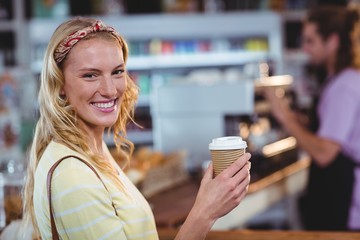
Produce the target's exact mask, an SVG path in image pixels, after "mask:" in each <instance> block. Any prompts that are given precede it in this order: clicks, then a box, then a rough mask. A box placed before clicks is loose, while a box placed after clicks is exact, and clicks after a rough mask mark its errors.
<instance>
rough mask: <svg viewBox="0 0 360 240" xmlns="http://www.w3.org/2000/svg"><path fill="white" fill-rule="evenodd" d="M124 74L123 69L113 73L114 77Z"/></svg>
mask: <svg viewBox="0 0 360 240" xmlns="http://www.w3.org/2000/svg"><path fill="white" fill-rule="evenodd" d="M123 72H124V69H118V70H115V71H114V72H113V74H114V75H120V74H122V73H123Z"/></svg>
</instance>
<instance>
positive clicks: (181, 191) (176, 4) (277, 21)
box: [0, 0, 360, 230]
mask: <svg viewBox="0 0 360 240" xmlns="http://www.w3.org/2000/svg"><path fill="white" fill-rule="evenodd" d="M321 4H336V5H339V6H340V5H344V6H345V5H348V4H360V3H359V1H356V0H352V1H350V0H349V1H346V0H332V1H330V0H328V1H325V0H76V1H75V0H74V1H71V0H0V100H1V101H0V172H1V174H0V187H1V191H0V199H1V200H0V202H1V203H0V228H3V227H4V226H6V225H7V224H9V223H10V222H11V221H12V220H15V219H18V218H21V210H20V207H19V206H20V204H21V198H20V195H19V191H20V189H21V186H22V184H23V177H24V174H25V173H24V169H25V168H26V162H27V158H26V156H27V151H28V148H29V145H30V144H31V141H32V134H33V129H34V125H35V123H36V120H37V117H38V114H39V113H38V106H37V90H38V87H39V75H40V72H41V68H42V58H43V56H44V52H45V49H46V47H47V44H48V40H49V39H50V36H51V34H52V33H53V31H54V30H55V28H56V27H57V26H58V24H59V23H61V22H62V21H64V20H65V19H67V18H69V17H71V16H95V17H97V18H99V19H102V20H103V21H104V22H105V23H106V24H108V25H111V26H113V27H115V28H116V29H117V31H118V32H119V33H120V34H122V35H123V36H124V37H125V39H126V40H127V42H128V44H129V48H130V57H129V60H128V64H127V69H128V71H129V73H130V75H131V77H132V79H133V80H134V81H135V82H136V83H137V84H138V86H139V88H140V96H139V100H138V103H137V108H136V113H135V121H136V122H137V123H138V124H139V125H140V126H141V127H139V126H137V125H135V124H130V125H129V126H128V138H129V139H130V140H131V141H133V142H134V144H135V145H136V152H135V154H134V156H133V161H132V164H131V165H130V167H128V168H127V169H126V172H127V174H128V176H129V177H130V178H131V180H132V181H133V182H134V183H135V184H136V185H137V186H138V187H139V189H140V190H141V191H142V192H143V194H144V195H145V196H146V197H147V198H148V200H149V202H150V203H151V205H152V207H153V210H154V213H155V218H156V222H157V224H158V226H159V227H169V228H176V227H177V226H179V225H180V224H181V223H182V221H183V220H184V217H185V216H186V215H187V213H188V211H189V208H190V207H191V204H192V202H193V201H194V197H195V195H196V191H197V187H198V184H199V179H200V178H201V176H202V172H203V169H204V167H205V166H206V165H207V163H208V162H209V159H210V154H209V151H208V144H209V143H210V141H211V139H212V138H216V137H221V136H226V135H235V136H241V137H242V138H243V139H245V140H246V141H247V142H248V149H247V151H249V152H251V153H252V156H253V157H252V162H253V164H252V180H251V181H252V183H251V186H250V189H249V194H248V196H247V197H246V199H245V200H244V202H243V204H242V205H241V208H239V209H235V210H234V211H233V212H232V213H231V214H229V215H228V216H226V217H224V218H222V219H220V220H219V221H218V222H217V223H216V224H215V225H214V229H220V230H228V229H244V228H247V229H301V228H302V226H301V224H300V222H299V219H298V217H297V215H298V213H297V206H296V203H297V198H298V197H299V196H300V195H301V193H302V191H303V189H304V186H305V184H306V182H305V181H306V174H307V169H308V166H309V159H308V158H307V156H306V154H305V153H303V152H302V151H301V150H300V149H298V148H297V144H296V140H295V139H294V138H292V137H291V136H288V135H287V133H286V132H285V131H283V129H281V127H279V125H278V124H277V123H276V121H275V120H274V119H273V118H272V117H271V115H270V111H269V108H268V105H267V103H266V101H265V100H264V98H263V97H262V96H261V94H259V92H260V91H261V89H262V88H264V87H268V86H278V87H279V91H280V92H279V94H282V95H284V96H285V97H287V98H288V99H289V101H290V102H291V106H292V108H294V109H296V110H298V111H306V110H307V108H308V107H309V104H310V102H311V99H312V90H313V88H312V83H313V81H312V78H313V77H314V76H313V75H312V72H311V69H310V68H309V67H308V65H307V61H306V60H307V59H306V56H305V55H304V53H303V52H302V51H301V28H302V20H303V18H304V17H305V13H306V10H308V9H310V8H312V7H314V6H317V5H321ZM264 80H265V81H264ZM112 139H113V136H111V134H110V135H106V136H104V140H105V142H106V143H107V144H108V146H109V148H110V149H111V150H113V148H114V144H113V141H112ZM113 154H114V157H117V156H116V153H115V151H113ZM175 199H176V201H175V202H176V204H178V206H177V207H178V208H179V210H174V209H175V208H176V206H175V207H174V200H175Z"/></svg>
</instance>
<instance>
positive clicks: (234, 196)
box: [194, 153, 251, 222]
mask: <svg viewBox="0 0 360 240" xmlns="http://www.w3.org/2000/svg"><path fill="white" fill-rule="evenodd" d="M250 157H251V155H250V153H245V154H244V155H243V156H241V157H240V158H239V159H238V160H237V161H235V162H234V163H233V164H232V165H230V166H229V167H228V168H227V169H225V170H224V171H223V172H221V173H220V174H219V175H218V176H216V177H215V178H213V167H212V164H210V166H209V167H208V169H207V170H206V172H205V174H204V177H203V179H202V181H201V185H200V189H199V192H198V195H197V198H196V201H195V205H194V209H198V211H199V214H206V216H207V217H208V218H209V221H213V222H215V221H216V220H217V219H218V218H220V217H222V216H224V215H225V214H227V213H229V212H230V211H231V210H232V209H234V208H235V207H236V206H238V205H239V203H240V201H241V200H242V199H243V198H244V196H245V194H246V192H247V190H248V187H249V183H250V166H251V164H250V162H249V159H250Z"/></svg>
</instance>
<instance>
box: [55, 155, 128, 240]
mask: <svg viewBox="0 0 360 240" xmlns="http://www.w3.org/2000/svg"><path fill="white" fill-rule="evenodd" d="M52 204H53V211H54V212H55V216H54V217H55V223H56V226H57V230H58V232H59V235H60V236H61V238H62V239H127V238H126V236H125V233H124V229H123V223H122V221H121V220H120V219H119V218H118V217H117V216H116V214H115V210H114V208H113V206H112V205H111V200H110V195H109V193H108V192H107V190H106V189H105V188H104V186H103V184H102V183H101V181H100V180H99V179H98V178H97V176H96V175H95V173H94V172H92V170H90V168H88V167H87V166H86V165H85V164H84V163H82V162H80V161H78V160H76V159H68V160H66V161H65V162H63V163H61V164H60V165H59V166H58V168H57V169H56V170H55V172H54V175H53V179H52Z"/></svg>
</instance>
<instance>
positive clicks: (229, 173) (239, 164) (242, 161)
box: [220, 153, 251, 178]
mask: <svg viewBox="0 0 360 240" xmlns="http://www.w3.org/2000/svg"><path fill="white" fill-rule="evenodd" d="M250 158H251V154H250V153H245V154H244V155H242V156H241V157H240V158H239V159H238V160H236V161H235V162H234V163H233V164H231V165H230V166H229V167H228V168H227V169H225V170H224V171H223V172H222V173H220V175H223V176H224V177H225V178H231V177H233V176H234V175H235V174H236V173H237V172H239V170H240V169H242V168H243V167H244V166H245V165H246V163H247V162H248V161H249V160H250Z"/></svg>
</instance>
